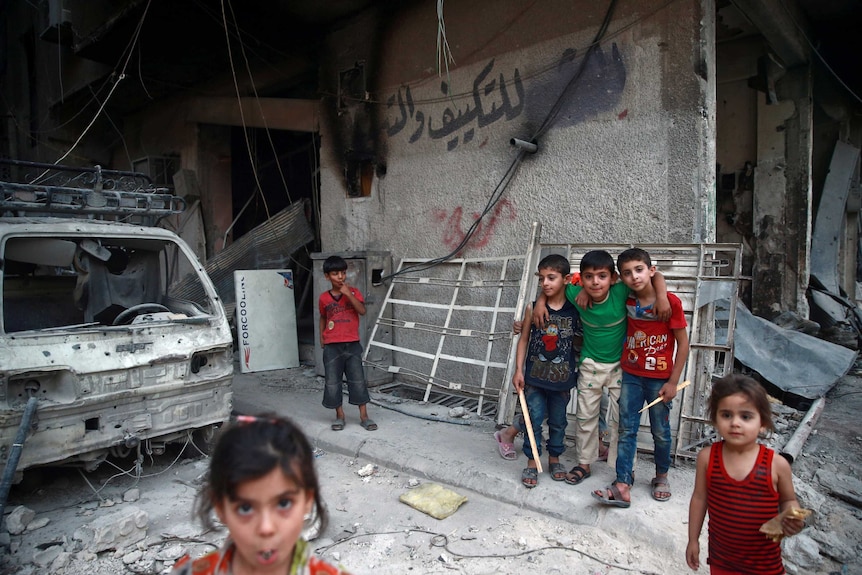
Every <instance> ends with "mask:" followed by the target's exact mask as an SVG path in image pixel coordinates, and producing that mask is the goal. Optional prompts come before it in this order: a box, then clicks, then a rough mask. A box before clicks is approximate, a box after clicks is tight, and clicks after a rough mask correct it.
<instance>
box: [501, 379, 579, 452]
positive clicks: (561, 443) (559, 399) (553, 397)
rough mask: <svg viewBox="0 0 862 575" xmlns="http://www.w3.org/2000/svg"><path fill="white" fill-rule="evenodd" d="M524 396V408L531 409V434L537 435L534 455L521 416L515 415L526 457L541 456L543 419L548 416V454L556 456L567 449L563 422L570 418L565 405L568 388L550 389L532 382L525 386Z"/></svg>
mask: <svg viewBox="0 0 862 575" xmlns="http://www.w3.org/2000/svg"><path fill="white" fill-rule="evenodd" d="M524 397H525V399H526V400H527V409H528V410H529V411H530V422H531V423H532V424H533V435H534V436H535V437H536V449H538V450H539V453H537V454H536V455H533V450H532V448H531V447H530V438H529V437H528V436H527V427H526V425H525V422H524V418H523V417H518V418H516V419H515V422H514V425H515V428H516V429H517V430H518V431H520V432H522V433H524V455H526V456H527V459H536V458H537V457H541V456H542V423H543V422H544V421H545V419H546V418H547V420H548V444H547V447H548V455H549V456H550V457H559V456H560V455H562V454H563V451H565V450H566V445H565V440H566V425H567V424H568V422H569V420H568V417H567V415H566V407H567V406H568V405H569V400H570V399H571V398H572V392H571V391H550V390H547V389H542V388H540V387H533V386H531V385H526V386H524Z"/></svg>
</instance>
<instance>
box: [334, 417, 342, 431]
mask: <svg viewBox="0 0 862 575" xmlns="http://www.w3.org/2000/svg"><path fill="white" fill-rule="evenodd" d="M342 429H344V420H343V419H336V420H335V421H333V422H332V431H341V430H342Z"/></svg>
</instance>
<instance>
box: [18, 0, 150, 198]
mask: <svg viewBox="0 0 862 575" xmlns="http://www.w3.org/2000/svg"><path fill="white" fill-rule="evenodd" d="M151 3H152V0H148V2H147V5H146V6H145V7H144V13H143V14H142V15H141V19H140V20H138V25H137V27H136V28H135V33H134V34H133V35H132V39H131V41H130V42H129V44H128V46H127V47H126V52H127V54H125V56H126V59H125V61H124V62H123V68H122V69H121V70H120V73H119V74H117V73H116V71H115V72H114V74H113V77H114V78H115V80H114V85H113V86H111V91H110V92H108V95H107V97H106V98H105V101H104V102H102V103H101V104H100V105H99V109H98V110H97V111H96V114H95V116H93V119H92V120H90V123H89V124H87V127H86V128H84V131H83V132H81V135H80V136H78V139H77V140H75V142H74V143H73V144H72V146H71V147H70V148H69V149H68V150H67V151H66V153H65V154H63V155H62V156H60V157H59V158H58V159H57V160H56V161H55V162H54V165H57V164H60V163H62V162H63V160H65V159H66V158H67V157H69V154H71V153H72V150H74V149H75V148H77V147H78V144H80V143H81V140H83V139H84V136H86V135H87V133H88V132H89V131H90V128H92V127H93V124H95V123H96V120H98V119H99V116H101V115H102V112H103V111H104V109H105V106H107V105H108V102H109V101H110V100H111V96H112V95H113V94H114V90H116V89H117V86H119V85H120V82H122V81H123V80H124V79H125V77H126V69H127V68H128V66H129V61H130V60H131V59H132V54H134V52H135V46H137V44H138V40H139V39H140V37H141V29H142V28H143V27H144V20H145V19H146V17H147V12H148V11H149V9H150V4H151ZM49 171H50V170H45V171H44V172H42V173H41V174H39V175H38V176H36V177H35V178H34V179H33V180H32V181H31V182H30V184H38V183H39V182H40V181H41V180H42V179H43V178H44V177H45V176H46V175H47V174H48V172H49Z"/></svg>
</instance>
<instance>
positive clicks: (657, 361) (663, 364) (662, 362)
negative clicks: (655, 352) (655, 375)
mask: <svg viewBox="0 0 862 575" xmlns="http://www.w3.org/2000/svg"><path fill="white" fill-rule="evenodd" d="M644 367H645V368H646V369H649V370H650V371H656V370H657V371H666V370H667V359H665V358H664V357H648V358H646V362H645V365H644Z"/></svg>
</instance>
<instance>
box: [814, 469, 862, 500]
mask: <svg viewBox="0 0 862 575" xmlns="http://www.w3.org/2000/svg"><path fill="white" fill-rule="evenodd" d="M814 478H815V479H816V480H817V482H818V483H820V485H822V486H823V487H825V488H827V489H828V490H829V492H830V493H831V494H832V495H834V496H835V497H837V498H838V499H841V500H843V501H846V502H847V503H850V504H851V505H853V506H855V507H859V508H862V481H860V480H858V479H856V478H854V477H850V476H849V475H842V474H839V473H833V472H831V471H828V470H826V469H820V470H819V471H817V473H815V474H814Z"/></svg>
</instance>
